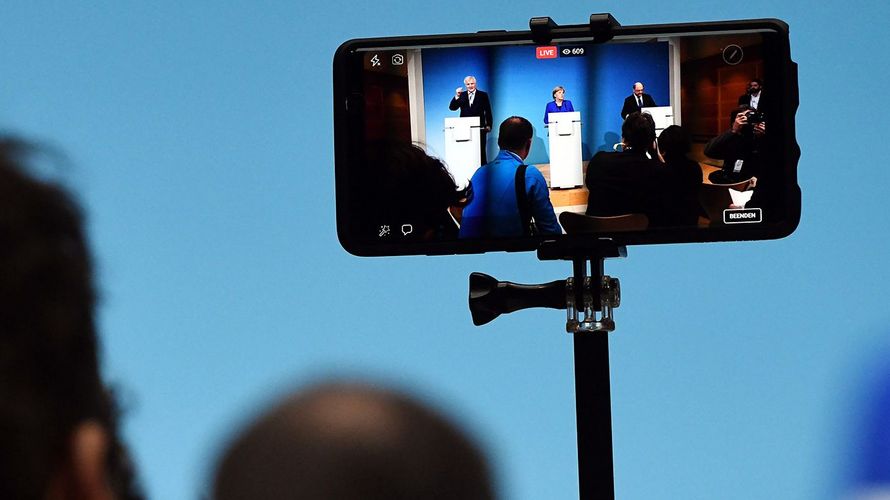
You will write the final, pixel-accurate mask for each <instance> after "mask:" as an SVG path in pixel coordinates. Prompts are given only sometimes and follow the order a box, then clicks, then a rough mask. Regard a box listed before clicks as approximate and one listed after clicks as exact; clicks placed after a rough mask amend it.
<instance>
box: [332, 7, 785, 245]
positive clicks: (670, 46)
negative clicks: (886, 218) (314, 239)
mask: <svg viewBox="0 0 890 500" xmlns="http://www.w3.org/2000/svg"><path fill="white" fill-rule="evenodd" d="M611 35H612V36H611V38H609V39H608V40H607V41H604V42H603V41H601V39H602V38H601V37H597V38H596V40H595V39H594V36H592V35H591V32H590V28H589V26H588V25H573V26H560V27H558V28H555V29H553V30H552V31H551V32H550V39H549V40H548V41H547V43H537V42H536V41H535V40H536V39H537V40H538V41H539V42H540V38H539V37H533V34H532V32H531V31H500V32H479V33H465V34H452V35H429V36H410V37H393V38H372V39H356V40H350V41H347V42H345V43H343V44H342V45H341V46H340V47H339V48H338V50H337V52H336V54H335V56H334V92H333V102H334V148H335V154H334V161H335V173H336V203H337V233H338V236H339V239H340V242H341V244H342V245H343V247H344V248H345V249H346V250H347V251H349V252H351V253H353V254H356V255H362V256H382V255H410V254H465V253H480V252H489V251H523V250H534V249H536V248H538V247H539V246H540V245H541V244H542V242H544V241H555V242H557V244H559V243H560V242H565V243H568V244H586V243H595V242H601V241H602V242H609V243H614V244H618V245H629V244H656V243H689V242H708V241H738V240H761V239H776V238H781V237H784V236H787V235H789V234H791V233H792V232H793V231H794V230H795V228H796V227H797V225H798V222H799V220H800V208H801V201H800V200H801V195H800V188H799V186H798V184H797V163H798V159H799V157H800V150H799V147H798V145H797V141H796V137H795V113H796V111H797V107H798V86H797V66H796V64H795V63H794V62H793V61H792V60H791V51H790V43H789V31H788V26H787V25H786V24H785V23H784V22H782V21H779V20H775V19H762V20H740V21H727V22H707V23H689V24H663V25H642V26H618V27H615V28H613V29H612V31H611ZM606 38H608V37H606ZM739 113H745V114H747V115H748V116H749V117H752V116H753V117H754V120H750V119H749V120H748V123H747V124H745V125H744V126H737V125H734V124H735V122H736V120H735V117H736V115H737V114H739ZM738 121H739V122H743V121H744V120H738ZM754 122H757V123H758V125H757V126H756V127H755V126H754Z"/></svg>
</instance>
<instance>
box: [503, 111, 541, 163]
mask: <svg viewBox="0 0 890 500" xmlns="http://www.w3.org/2000/svg"><path fill="white" fill-rule="evenodd" d="M534 133H535V131H534V128H532V124H531V122H529V121H528V120H526V119H525V118H523V117H521V116H511V117H510V118H507V119H506V120H504V121H503V122H501V127H500V128H499V129H498V147H499V148H501V149H506V150H507V151H512V152H514V153H516V154H518V155H519V156H520V157H522V158H523V159H525V157H526V156H527V155H528V150H529V149H531V143H532V136H533V135H534ZM523 151H525V154H524V155H523V154H521V153H522V152H523Z"/></svg>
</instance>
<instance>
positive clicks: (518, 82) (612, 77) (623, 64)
mask: <svg viewBox="0 0 890 500" xmlns="http://www.w3.org/2000/svg"><path fill="white" fill-rule="evenodd" d="M668 61H669V46H668V43H667V42H655V43H628V44H616V45H599V46H592V47H588V51H587V55H586V56H585V57H567V58H563V57H560V58H556V59H537V58H536V57H535V50H534V47H531V46H527V47H496V48H492V49H482V48H472V49H468V48H452V49H434V50H432V49H430V50H424V51H423V60H422V64H423V95H424V106H425V110H424V111H425V120H426V144H427V145H428V146H429V148H430V152H431V153H432V154H434V155H437V156H443V155H444V151H445V143H444V134H443V127H444V125H443V120H444V119H445V118H446V117H450V116H457V113H458V112H457V111H450V110H449V109H448V102H449V101H450V100H451V98H452V97H453V96H454V89H455V88H457V87H458V86H461V85H462V84H463V77H464V76H466V75H470V74H472V75H475V76H476V80H477V83H478V85H479V89H480V90H484V91H486V92H488V93H489V94H490V97H491V107H492V113H493V115H494V125H495V126H494V130H492V132H491V134H490V135H489V140H488V156H489V158H491V157H494V154H495V153H496V151H497V126H498V125H499V124H500V122H501V121H503V120H504V119H506V118H507V117H509V116H512V115H518V116H523V117H525V118H528V119H529V121H531V122H532V125H533V126H534V127H535V136H534V139H533V143H532V151H531V153H530V154H529V157H528V162H529V163H533V164H534V163H549V161H550V155H549V147H548V141H547V129H546V128H544V109H545V107H546V105H547V103H548V102H550V101H551V100H552V91H553V88H554V87H555V86H557V85H562V86H563V87H565V88H566V99H568V100H570V101H572V104H573V106H574V108H575V111H580V112H581V120H582V123H583V125H582V134H583V136H582V155H583V158H584V159H585V160H587V159H589V158H590V157H591V156H592V155H593V153H595V152H596V151H600V150H605V149H610V148H611V147H612V144H613V143H614V142H616V141H617V140H618V138H620V136H621V121H622V120H621V116H620V114H621V107H622V105H623V103H624V98H625V97H627V96H628V95H630V94H631V91H632V87H633V84H634V82H637V81H642V82H643V83H644V84H645V86H646V93H648V94H650V95H652V98H653V99H655V102H656V103H657V104H658V105H662V106H666V105H670V104H671V103H670V87H669V76H670V73H669V62H668Z"/></svg>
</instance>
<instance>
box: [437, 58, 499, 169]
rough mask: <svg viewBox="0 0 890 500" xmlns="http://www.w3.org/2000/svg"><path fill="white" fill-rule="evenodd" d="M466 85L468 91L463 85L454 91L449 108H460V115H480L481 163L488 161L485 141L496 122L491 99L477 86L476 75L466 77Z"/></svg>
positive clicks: (452, 109)
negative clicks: (492, 115) (493, 117)
mask: <svg viewBox="0 0 890 500" xmlns="http://www.w3.org/2000/svg"><path fill="white" fill-rule="evenodd" d="M464 85H465V86H466V87H467V91H466V92H464V89H463V87H458V88H457V89H456V90H455V91H454V97H453V98H452V99H451V104H449V105H448V109H450V110H451V111H456V110H457V109H460V116H461V117H462V118H463V117H465V116H478V117H479V127H480V130H479V139H480V141H479V142H480V143H481V144H480V148H481V149H482V156H481V157H480V160H481V163H480V165H485V164H486V163H488V157H487V156H486V154H485V141H486V139H487V137H488V133H489V132H491V126H492V124H493V123H494V121H493V119H492V117H491V101H490V100H489V99H488V94H487V93H485V92H483V91H481V90H479V89H477V88H476V77H475V76H472V75H471V76H468V77H466V78H464Z"/></svg>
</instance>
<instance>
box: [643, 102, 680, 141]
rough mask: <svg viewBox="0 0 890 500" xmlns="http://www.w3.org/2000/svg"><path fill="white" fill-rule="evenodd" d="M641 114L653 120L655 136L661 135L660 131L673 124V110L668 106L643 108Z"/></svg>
mask: <svg viewBox="0 0 890 500" xmlns="http://www.w3.org/2000/svg"><path fill="white" fill-rule="evenodd" d="M642 112H643V113H647V114H649V115H651V116H652V118H653V119H654V120H655V136H656V137H658V136H659V135H661V131H662V130H664V129H666V128H668V127H670V126H671V125H673V124H674V108H672V107H670V106H653V107H651V108H643V109H642Z"/></svg>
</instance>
